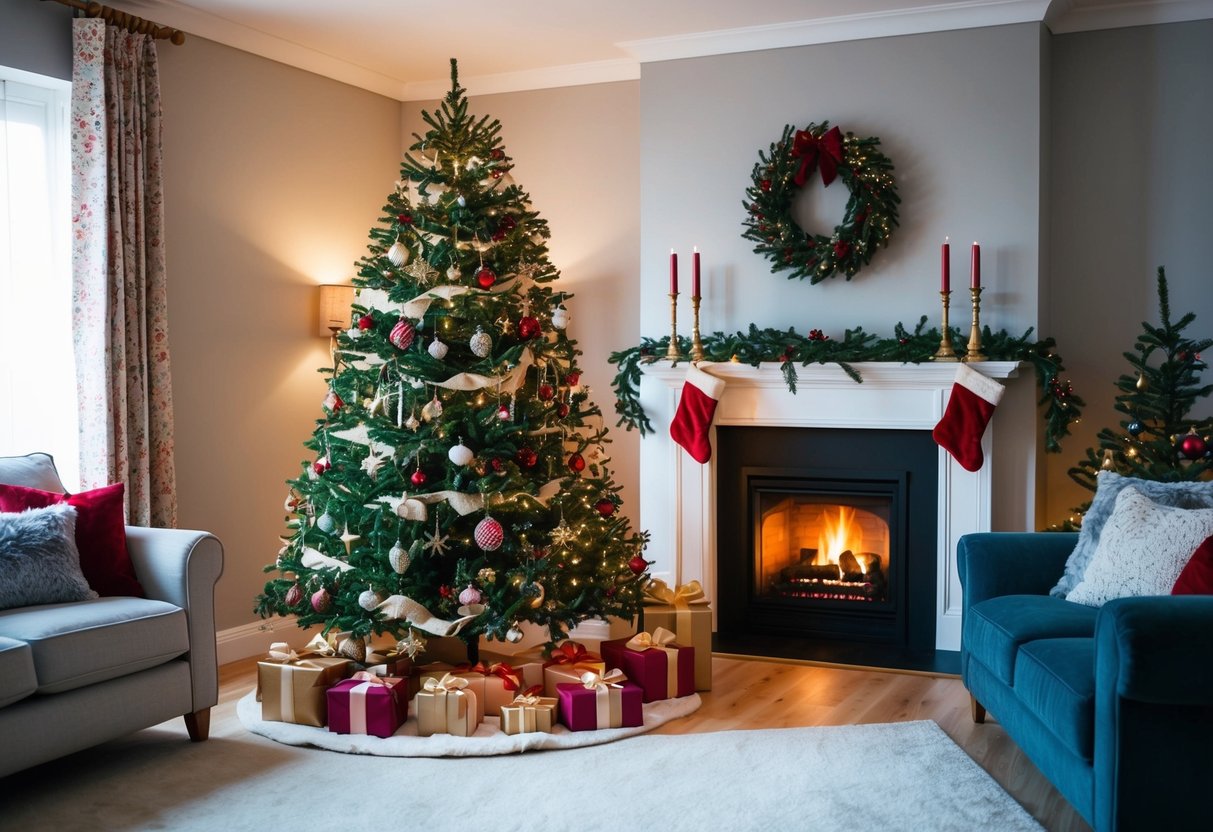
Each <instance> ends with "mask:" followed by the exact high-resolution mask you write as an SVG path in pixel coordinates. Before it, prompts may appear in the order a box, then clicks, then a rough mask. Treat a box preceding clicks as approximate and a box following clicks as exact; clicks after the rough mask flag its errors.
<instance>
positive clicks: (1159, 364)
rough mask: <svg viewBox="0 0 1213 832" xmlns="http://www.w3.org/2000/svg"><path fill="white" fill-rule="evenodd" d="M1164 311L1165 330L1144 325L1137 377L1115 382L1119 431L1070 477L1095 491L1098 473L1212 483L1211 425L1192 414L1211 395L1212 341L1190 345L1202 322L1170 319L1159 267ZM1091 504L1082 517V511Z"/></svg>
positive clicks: (1135, 356) (1102, 434) (1104, 438)
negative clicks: (1208, 360) (1194, 326)
mask: <svg viewBox="0 0 1213 832" xmlns="http://www.w3.org/2000/svg"><path fill="white" fill-rule="evenodd" d="M1158 309H1159V317H1160V318H1161V320H1162V324H1161V326H1153V325H1151V324H1149V323H1146V322H1144V321H1143V322H1142V325H1141V326H1142V334H1141V335H1139V336H1138V338H1137V342H1136V343H1135V344H1134V345H1133V349H1134V350H1135V352H1126V353H1125V354H1124V356H1125V360H1126V361H1128V362H1129V366H1130V367H1131V368H1132V370H1133V373H1132V375H1129V374H1125V375H1122V376H1120V378H1118V379H1117V380H1116V387H1117V389H1119V390H1120V395H1118V396H1117V397H1116V404H1115V408H1116V410H1117V411H1118V412H1120V413H1122V414H1124V416H1125V418H1124V419H1123V420H1122V421H1121V422H1120V428H1121V430H1120V431H1119V432H1118V431H1115V430H1113V429H1111V428H1104V429H1102V430H1101V431H1099V434H1098V439H1099V447H1098V448H1088V449H1087V452H1086V458H1085V459H1084V460H1083V461H1082V462H1080V463H1079V464H1078V465H1077V466H1075V467H1074V468H1071V469H1070V471H1069V474H1070V477H1071V478H1072V479H1073V480H1074V481H1075V482H1077V483H1078V484H1079V485H1082V486H1083V487H1084V488H1087V489H1089V490H1091V491H1094V490H1095V486H1096V474H1097V473H1098V472H1099V471H1100V470H1105V471H1115V472H1117V473H1118V474H1124V475H1125V476H1132V477H1138V478H1140V479H1147V480H1161V481H1165V482H1175V481H1179V480H1197V479H1206V478H1207V473H1208V472H1209V471H1210V470H1213V451H1211V450H1210V448H1211V447H1213V446H1210V436H1209V434H1210V433H1213V419H1205V420H1202V421H1194V420H1191V419H1189V418H1188V412H1189V411H1190V410H1191V409H1192V406H1193V405H1194V404H1195V403H1196V402H1197V401H1198V400H1199V399H1203V398H1204V397H1206V396H1208V395H1209V393H1210V392H1213V385H1210V384H1205V385H1202V384H1201V383H1200V376H1201V373H1202V372H1203V371H1204V370H1205V368H1206V366H1207V365H1206V364H1205V362H1204V361H1203V360H1202V359H1201V353H1202V352H1203V351H1204V350H1207V349H1208V348H1209V346H1210V345H1213V339H1208V338H1202V339H1199V340H1192V339H1190V338H1188V337H1187V336H1185V335H1184V330H1185V329H1187V328H1188V326H1189V325H1191V323H1192V321H1194V320H1195V319H1196V316H1195V315H1194V314H1192V313H1191V312H1189V313H1188V314H1186V315H1184V316H1183V317H1182V318H1180V319H1179V320H1178V321H1174V322H1173V321H1172V320H1171V305H1170V299H1169V298H1168V296H1167V275H1166V272H1165V271H1164V270H1163V268H1162V267H1159V269H1158ZM1085 510H1086V506H1082V507H1080V508H1079V509H1076V511H1079V512H1080V513H1081V512H1084V511H1085Z"/></svg>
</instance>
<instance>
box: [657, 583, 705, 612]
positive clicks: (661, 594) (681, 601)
mask: <svg viewBox="0 0 1213 832" xmlns="http://www.w3.org/2000/svg"><path fill="white" fill-rule="evenodd" d="M644 594H645V599H644V602H645V603H646V604H670V605H671V606H674V607H678V608H679V609H684V608H686V607H689V606H690V605H691V604H706V603H707V597H706V596H705V595H704V593H703V586H702V585H701V584H700V583H699V581H691V582H690V583H686V584H682V585H681V586H679V587H678V588H677V589H670V586H669V584H667V583H666V582H665V581H663V580H661V579H660V578H654V579H653V580H651V581H649V585H648V586H646V587H645V588H644Z"/></svg>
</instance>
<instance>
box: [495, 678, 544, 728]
mask: <svg viewBox="0 0 1213 832" xmlns="http://www.w3.org/2000/svg"><path fill="white" fill-rule="evenodd" d="M541 693H543V685H535V686H533V687H529V688H527V689H526V690H525V691H523V692H522V693H520V694H518V695H517V696H515V697H514V701H513V702H511V703H510V704H508V705H502V706H501V730H503V731H505V733H507V734H524V733H530V732H533V731H551V730H552V715H553V714H554V713H555V711H556V701H557V700H556V699H553V698H551V697H547V696H540V694H541Z"/></svg>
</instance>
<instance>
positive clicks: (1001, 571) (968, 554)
mask: <svg viewBox="0 0 1213 832" xmlns="http://www.w3.org/2000/svg"><path fill="white" fill-rule="evenodd" d="M1077 542H1078V534H1077V533H1076V532H980V533H977V534H966V535H964V536H963V537H961V538H960V540H959V542H957V544H956V562H957V567H958V568H959V570H960V583H961V586H963V587H964V607H965V609H966V610H967V609H968V608H969V607H971V606H972V605H973V604H976V603H979V602H981V601H985V600H986V599H988V598H997V597H998V596H1000V595H1048V594H1049V590H1050V589H1052V588H1053V587H1054V586H1055V585H1056V584H1057V581H1058V579H1059V578H1061V573H1062V572H1063V571H1064V570H1065V566H1066V558H1068V557H1069V556H1070V552H1072V551H1073V550H1074V544H1075V543H1077Z"/></svg>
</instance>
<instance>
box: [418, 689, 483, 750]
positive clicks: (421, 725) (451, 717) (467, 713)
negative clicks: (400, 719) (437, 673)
mask: <svg viewBox="0 0 1213 832" xmlns="http://www.w3.org/2000/svg"><path fill="white" fill-rule="evenodd" d="M464 685H466V680H465V679H457V678H455V677H452V676H449V675H448V676H445V677H443V678H442V679H441V680H434V679H430V680H427V683H426V685H425V686H424V687H423V688H422V689H421V690H419V691H418V692H417V698H416V699H415V700H414V704H415V705H416V710H417V735H418V736H421V737H428V736H431V735H433V734H452V735H454V736H456V737H470V736H472V734H474V733H476V728H477V727H478V726H479V725H480V719H479V717H477V715H476V713H477V707H476V706H477V702H476V694H475V693H473V692H472V691H471V690H469V689H468V688H467V687H465V686H464Z"/></svg>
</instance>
